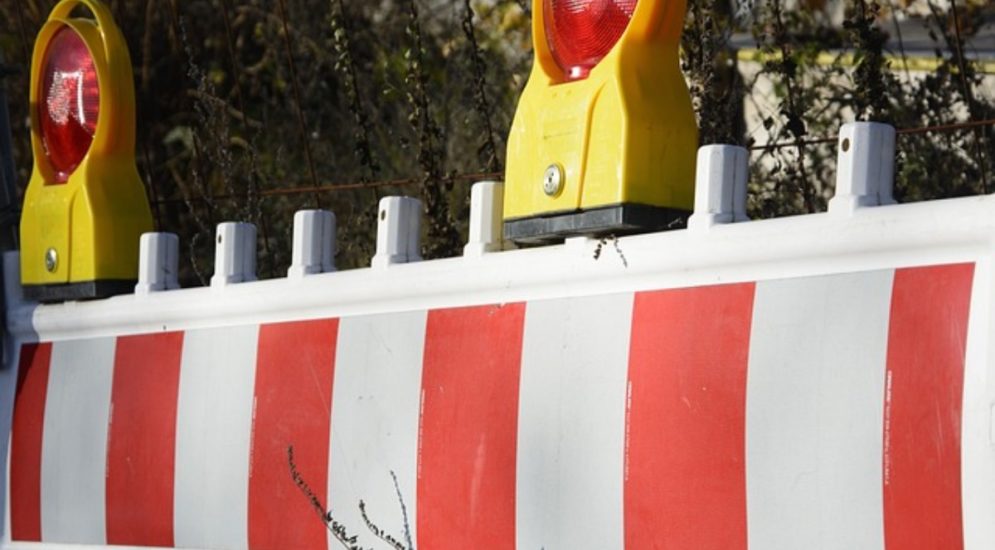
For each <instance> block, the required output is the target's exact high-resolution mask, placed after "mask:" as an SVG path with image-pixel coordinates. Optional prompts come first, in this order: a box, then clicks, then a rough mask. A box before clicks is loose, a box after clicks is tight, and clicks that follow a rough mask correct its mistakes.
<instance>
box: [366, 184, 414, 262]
mask: <svg viewBox="0 0 995 550" xmlns="http://www.w3.org/2000/svg"><path fill="white" fill-rule="evenodd" d="M377 219H378V222H377V253H376V255H374V256H373V262H372V266H373V267H375V268H379V269H382V268H386V267H387V266H390V265H393V264H404V263H410V262H418V261H421V252H420V248H421V201H419V200H418V199H413V198H410V197H384V198H383V199H380V211H379V214H378V215H377Z"/></svg>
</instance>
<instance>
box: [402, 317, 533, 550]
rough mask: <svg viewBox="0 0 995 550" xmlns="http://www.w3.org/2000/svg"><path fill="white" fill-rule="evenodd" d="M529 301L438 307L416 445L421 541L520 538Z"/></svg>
mask: <svg viewBox="0 0 995 550" xmlns="http://www.w3.org/2000/svg"><path fill="white" fill-rule="evenodd" d="M524 320H525V305H524V304H510V305H504V306H484V307H474V308H464V309H450V310H439V311H432V312H430V313H429V316H428V326H427V328H426V335H425V361H424V366H423V371H422V414H421V426H420V436H419V442H418V445H419V453H418V455H419V456H418V520H417V521H418V542H417V546H418V547H419V548H432V549H446V548H452V549H464V548H487V549H489V550H498V549H501V548H514V546H515V464H516V462H515V458H516V452H517V437H518V435H517V434H518V382H519V375H520V372H521V368H520V364H521V355H522V331H523V325H524Z"/></svg>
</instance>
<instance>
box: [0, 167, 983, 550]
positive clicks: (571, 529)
mask: <svg viewBox="0 0 995 550" xmlns="http://www.w3.org/2000/svg"><path fill="white" fill-rule="evenodd" d="M851 150H852V149H851ZM719 160H721V158H720V159H719ZM702 172H703V171H702V170H699V173H702ZM704 172H705V173H707V172H708V170H704ZM715 196H716V197H719V198H721V197H722V196H725V195H723V194H722V193H716V194H715ZM861 197H863V198H861ZM851 198H853V200H851V201H849V202H847V201H838V202H836V203H835V204H837V205H841V206H836V207H834V208H833V209H832V210H831V211H830V212H829V213H826V214H817V215H811V216H802V217H797V218H790V219H779V220H767V221H757V222H750V223H738V224H727V222H731V221H735V218H736V216H734V215H732V214H729V215H728V216H726V214H725V213H723V211H724V210H723V209H725V206H723V205H724V204H725V202H723V201H724V200H725V199H722V200H718V199H717V200H718V202H717V203H716V204H713V205H712V206H709V207H708V208H707V209H703V210H701V212H711V213H710V214H709V215H710V216H711V217H700V218H697V221H696V222H695V223H693V224H692V227H691V229H689V230H687V231H674V232H668V233H661V234H654V235H641V236H634V237H625V238H622V239H620V240H618V241H605V242H601V243H599V242H598V241H596V240H591V239H571V240H569V241H568V242H567V243H565V244H564V245H560V246H550V247H544V248H539V249H529V250H519V251H510V252H495V250H499V248H500V247H499V246H495V243H493V242H485V241H486V239H484V240H483V241H481V242H477V243H471V244H472V245H474V246H468V249H467V255H466V257H464V258H453V259H447V260H439V261H431V262H418V263H403V262H405V261H411V260H414V259H416V255H417V246H416V244H417V243H414V244H412V241H411V240H410V236H411V234H412V233H411V232H413V234H417V226H416V225H414V224H412V223H409V222H411V220H410V219H407V220H405V219H402V220H396V219H393V214H394V213H396V212H397V211H398V210H390V212H391V213H392V214H391V215H388V216H387V218H388V220H390V221H391V222H392V225H390V226H389V227H384V226H382V227H381V229H382V231H381V234H380V237H381V238H380V242H379V245H380V246H378V250H379V251H380V252H382V254H380V253H378V259H377V260H375V261H374V264H375V267H374V268H371V269H362V270H352V271H345V272H339V273H327V272H326V273H322V272H323V271H328V268H327V266H325V267H321V266H319V265H318V264H319V263H322V264H327V263H328V261H327V260H328V258H329V257H330V256H329V254H328V253H327V249H325V248H323V245H321V241H320V239H319V240H314V239H312V240H309V237H307V235H304V236H303V237H302V238H301V239H299V240H297V239H295V243H297V242H298V241H299V242H300V243H302V246H303V247H304V248H303V249H307V250H310V251H311V253H310V254H309V255H307V254H302V255H301V256H300V257H301V258H305V260H301V263H298V256H297V255H296V253H297V251H298V249H297V248H296V246H297V245H296V244H295V268H293V269H292V274H291V277H289V278H287V279H281V280H269V281H258V282H240V281H252V280H253V279H254V278H255V277H254V273H253V272H252V270H251V268H246V267H245V266H251V265H254V262H251V261H248V260H249V259H247V258H244V257H239V256H238V251H239V250H247V249H250V248H251V247H247V246H243V245H244V244H245V242H248V241H247V240H246V238H245V235H244V234H242V233H240V231H241V229H240V227H239V226H226V227H225V228H224V231H225V233H224V235H226V240H229V239H230V240H234V242H236V243H242V245H236V246H230V247H228V248H230V249H231V250H228V251H226V252H224V253H223V255H222V252H219V268H218V269H219V272H221V273H224V274H225V276H224V277H220V278H219V279H218V282H217V283H216V284H214V285H213V286H212V287H208V288H199V289H187V290H166V289H168V288H170V287H171V286H172V285H171V284H170V282H169V281H168V280H167V279H166V278H163V277H158V278H157V277H150V278H149V279H148V283H147V284H145V286H142V285H140V290H141V291H140V292H138V293H136V294H135V295H131V296H121V297H116V298H113V299H110V300H104V301H99V302H85V303H66V304H60V305H47V306H38V305H35V304H29V303H24V302H22V301H19V297H18V288H17V284H16V273H17V263H16V256H8V257H7V258H5V266H4V267H5V270H6V271H5V273H6V278H7V285H8V289H7V293H6V294H7V300H8V310H7V321H8V329H9V332H8V334H7V335H6V336H7V343H8V346H7V348H6V350H7V357H6V359H5V364H6V365H7V367H6V368H3V369H0V404H3V407H2V408H0V430H2V431H3V432H4V433H6V432H7V431H8V430H9V433H10V438H9V441H10V448H9V453H7V452H5V453H4V454H5V455H6V456H8V457H9V460H8V475H7V476H6V477H5V478H3V479H4V481H5V483H6V485H5V486H4V488H3V491H0V494H4V495H6V498H5V499H4V505H5V507H4V516H5V518H6V526H5V529H4V541H3V543H2V545H0V546H2V547H3V548H4V549H5V550H11V549H36V548H45V549H56V548H63V547H64V546H63V545H67V544H83V545H92V546H103V545H132V546H167V547H168V546H175V547H183V548H280V549H283V548H318V549H323V548H328V549H332V548H336V547H338V546H340V545H339V542H338V541H336V540H335V539H334V537H333V535H332V534H331V533H330V532H329V530H328V529H327V528H326V525H325V524H324V523H323V521H322V519H321V518H320V517H319V513H318V512H317V511H316V509H315V508H314V507H313V506H312V504H311V503H310V502H309V499H308V497H307V496H306V495H305V494H304V492H303V491H301V490H300V488H299V487H298V485H297V483H296V482H295V479H294V477H293V475H292V471H291V465H290V457H289V456H288V449H289V448H290V447H293V461H294V467H295V470H296V473H297V474H298V475H299V476H301V478H302V479H303V480H304V481H305V482H306V483H307V485H308V486H309V487H310V489H311V490H312V491H313V494H314V496H315V497H316V499H317V500H318V501H319V502H320V503H321V505H322V506H324V507H327V508H328V509H329V510H330V511H331V515H332V516H333V517H334V519H335V522H337V523H336V524H337V525H342V526H344V527H345V528H346V529H347V530H348V532H349V534H350V535H356V536H357V537H358V539H357V544H359V545H360V546H361V547H362V548H382V547H384V543H383V542H381V541H378V539H376V538H375V537H374V535H373V533H372V532H371V530H369V529H368V528H367V527H366V521H365V519H364V517H363V515H362V513H361V511H360V508H359V502H360V501H361V500H362V501H363V502H365V504H366V508H365V509H366V512H367V515H368V517H369V519H370V520H372V521H373V522H374V523H375V524H376V525H378V526H379V527H380V528H382V529H384V530H385V531H386V532H387V533H388V534H390V536H391V537H393V538H395V539H397V540H400V541H402V543H403V541H405V539H406V536H405V532H406V531H410V537H411V541H412V543H413V544H414V546H416V547H417V548H419V549H423V550H436V549H442V550H447V549H465V548H486V549H501V548H516V549H522V550H526V549H528V550H534V549H540V548H545V549H547V550H554V549H561V548H562V549H593V550H602V549H626V550H643V549H654V548H671V549H682V550H683V549H687V550H690V549H709V548H711V549H747V548H749V549H761V550H768V549H775V550H778V549H784V550H796V549H799V548H834V549H835V548H839V549H851V548H859V549H861V550H864V549H868V550H875V549H881V550H906V549H909V548H925V549H933V548H936V549H944V550H947V549H953V550H957V549H967V550H990V549H991V548H995V522H993V521H992V518H993V517H995V424H993V416H995V347H993V346H992V345H990V342H991V340H992V331H993V328H995V325H993V324H992V313H993V302H992V291H993V288H995V271H993V260H995V197H991V196H988V197H980V198H968V199H957V200H951V201H939V202H933V203H922V204H912V205H901V206H872V205H864V204H863V202H862V201H864V198H866V197H864V195H860V197H851ZM392 200H393V199H392ZM475 200H476V198H475ZM875 200H878V199H875ZM395 202H396V203H397V204H398V205H399V206H398V208H399V209H402V210H404V209H406V210H407V211H412V212H413V211H415V210H416V209H415V208H412V207H411V206H412V205H411V204H408V203H405V202H404V201H396V200H395ZM887 202H888V201H887V200H883V199H881V200H878V203H880V204H886V203H887ZM392 204H393V203H392ZM712 207H714V208H712ZM709 209H710V210H709ZM734 210H736V208H734V207H731V208H730V209H729V211H730V212H732V211H734ZM696 216H698V214H697V213H696ZM302 218H309V219H312V221H314V220H317V221H315V222H314V223H315V224H316V226H320V231H317V230H316V231H315V232H313V233H311V234H310V235H311V237H314V238H317V237H315V235H319V234H327V233H328V232H329V231H328V227H327V224H328V223H329V220H327V219H324V218H322V217H321V216H318V215H314V216H310V217H308V216H302ZM483 219H485V220H489V221H487V223H491V222H493V217H490V218H488V217H487V216H484V218H483ZM319 222H320V223H319ZM405 228H407V229H405ZM406 231H407V232H406ZM322 232H323V233H322ZM471 233H472V234H476V235H478V236H479V235H484V234H490V235H492V236H493V233H494V232H493V231H490V232H488V231H485V230H484V228H481V227H477V230H476V233H474V232H471ZM163 243H164V246H166V245H168V244H169V243H168V242H166V241H163ZM326 244H327V243H326ZM167 248H168V247H167ZM303 249H302V250H303ZM163 250H165V248H164V249H163ZM167 252H168V251H167ZM164 256H167V257H168V256H170V254H168V253H167V254H164ZM308 257H309V258H312V259H313V263H311V264H309V263H308V261H307V260H306V258H308ZM399 262H400V263H399ZM153 264H154V263H149V264H148V265H146V266H145V267H148V269H149V272H150V273H153V274H155V273H158V274H159V275H162V273H168V272H169V270H164V271H161V272H156V271H155V268H154V265H153ZM315 266H318V267H315ZM145 267H143V269H145ZM222 268H224V269H222ZM312 273H313V274H312ZM7 439H8V438H6V437H4V438H0V445H6V441H7ZM0 450H6V447H0ZM394 476H396V485H395V480H394ZM402 502H403V507H402Z"/></svg>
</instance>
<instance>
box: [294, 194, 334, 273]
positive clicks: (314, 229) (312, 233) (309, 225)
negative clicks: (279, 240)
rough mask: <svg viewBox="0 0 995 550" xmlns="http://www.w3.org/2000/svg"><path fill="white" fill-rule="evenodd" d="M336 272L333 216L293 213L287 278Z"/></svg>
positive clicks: (326, 212)
mask: <svg viewBox="0 0 995 550" xmlns="http://www.w3.org/2000/svg"><path fill="white" fill-rule="evenodd" d="M332 271H335V214H333V213H331V212H329V211H327V210H301V211H299V212H297V213H296V214H294V250H293V263H292V264H291V266H290V269H288V270H287V276H288V277H291V278H300V277H304V276H305V275H311V274H314V273H328V272H332Z"/></svg>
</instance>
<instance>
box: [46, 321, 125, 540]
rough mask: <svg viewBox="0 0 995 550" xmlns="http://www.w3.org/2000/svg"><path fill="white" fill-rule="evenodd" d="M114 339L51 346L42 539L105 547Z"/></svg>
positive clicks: (80, 341) (61, 343)
mask: <svg viewBox="0 0 995 550" xmlns="http://www.w3.org/2000/svg"><path fill="white" fill-rule="evenodd" d="M115 344H116V340H115V339H114V338H100V339H95V340H72V341H68V342H57V343H55V344H53V346H52V363H51V367H50V370H49V376H48V393H47V397H46V400H45V423H44V428H43V432H42V457H41V538H42V540H43V541H44V542H71V543H77V544H104V543H105V541H106V531H105V524H104V520H105V514H104V512H105V506H106V505H105V500H104V493H105V488H106V476H105V473H106V469H107V432H108V421H109V419H110V407H111V405H110V403H111V385H112V383H113V378H114V351H115Z"/></svg>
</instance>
